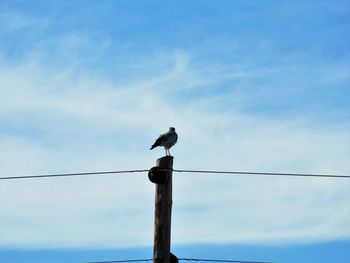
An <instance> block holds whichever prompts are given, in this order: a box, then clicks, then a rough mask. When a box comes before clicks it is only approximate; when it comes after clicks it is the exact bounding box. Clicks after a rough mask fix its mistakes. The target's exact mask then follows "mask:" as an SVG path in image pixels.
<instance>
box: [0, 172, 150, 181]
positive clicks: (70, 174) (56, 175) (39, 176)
mask: <svg viewBox="0 0 350 263" xmlns="http://www.w3.org/2000/svg"><path fill="white" fill-rule="evenodd" d="M148 171H149V170H148V169H144V170H125V171H106V172H87V173H61V174H42V175H24V176H7V177H0V180H10V179H31V178H45V177H68V176H83V175H97V174H123V173H142V172H148Z"/></svg>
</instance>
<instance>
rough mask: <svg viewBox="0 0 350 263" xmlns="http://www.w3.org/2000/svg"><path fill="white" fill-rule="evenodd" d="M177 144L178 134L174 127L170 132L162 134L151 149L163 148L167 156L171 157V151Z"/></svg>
mask: <svg viewBox="0 0 350 263" xmlns="http://www.w3.org/2000/svg"><path fill="white" fill-rule="evenodd" d="M176 142H177V133H176V132H175V128H174V127H170V128H169V131H168V132H166V133H164V134H161V135H160V136H159V137H158V139H157V140H156V141H155V143H154V144H153V145H152V146H151V149H150V150H152V149H154V148H156V147H157V146H163V147H164V149H165V155H167V156H168V155H169V156H171V155H170V151H169V149H170V148H171V147H172V146H173V145H174V144H175V143H176Z"/></svg>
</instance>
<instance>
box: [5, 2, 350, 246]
mask: <svg viewBox="0 0 350 263" xmlns="http://www.w3.org/2000/svg"><path fill="white" fill-rule="evenodd" d="M52 3H54V4H52ZM52 3H50V4H40V5H39V6H40V8H42V9H40V8H39V7H36V8H37V9H38V10H40V12H39V13H40V15H38V14H35V12H34V11H33V12H34V13H30V12H25V11H23V10H26V9H25V7H22V5H21V7H19V6H16V5H14V6H13V7H11V6H12V4H8V6H7V7H6V8H5V5H2V6H1V7H2V11H3V12H2V15H1V17H0V19H1V20H0V21H1V25H3V27H1V29H0V37H1V38H5V37H6V39H7V40H8V41H6V42H4V41H1V43H0V46H1V47H2V48H1V51H0V56H1V58H2V59H1V61H0V76H1V85H0V93H1V104H0V118H1V127H0V132H1V134H0V173H1V176H11V175H22V174H23V175H27V174H42V173H57V172H79V171H99V170H116V169H138V168H141V169H145V168H150V167H152V166H153V165H154V162H155V159H156V158H158V157H159V156H161V155H163V150H162V149H155V150H153V151H149V150H148V149H149V146H150V144H151V143H152V142H153V140H154V139H155V138H156V137H157V135H158V134H159V133H161V132H164V131H165V130H167V128H168V127H169V126H174V127H176V129H177V130H178V133H179V141H178V143H177V145H176V146H175V147H174V148H173V149H171V151H172V153H173V155H174V156H175V167H176V168H184V169H186V168H189V169H217V170H250V171H272V172H278V171H283V172H311V173H339V174H349V173H350V163H349V158H350V135H349V132H348V131H349V130H350V123H349V118H348V117H349V107H350V105H349V100H348V99H347V98H348V97H349V91H348V88H347V87H348V84H349V81H350V74H349V71H348V68H349V65H350V62H349V56H348V48H346V46H347V45H345V44H346V41H347V39H348V38H345V37H342V38H341V41H339V42H336V43H335V42H334V39H338V38H339V35H341V33H342V32H343V27H344V25H343V24H345V25H346V21H345V20H344V21H345V22H344V23H343V24H342V23H336V25H337V27H335V28H334V30H332V31H329V30H328V29H327V28H328V27H327V28H325V29H323V27H325V26H324V25H325V24H326V23H325V22H326V21H331V20H332V17H333V19H334V17H343V15H344V14H343V13H342V12H343V11H342V10H344V8H340V7H339V6H337V5H332V7H331V10H328V9H325V8H320V6H323V4H320V5H317V8H318V9H319V8H320V10H318V9H317V10H318V13H317V14H315V16H314V17H313V18H311V17H309V16H307V17H306V16H305V12H308V11H307V10H310V9H311V8H312V7H314V6H309V5H307V9H305V8H301V6H299V5H298V6H296V5H295V4H294V3H293V9H292V11H290V12H287V11H286V10H290V9H289V8H285V7H286V6H284V4H280V5H275V6H274V8H271V6H265V5H264V6H260V5H262V4H259V5H258V4H256V3H255V4H251V3H249V4H245V2H244V4H243V1H242V2H235V4H236V5H238V6H239V7H240V8H236V9H237V10H240V11H239V14H238V13H236V15H232V12H233V9H232V8H233V6H230V7H229V8H231V9H227V10H226V9H225V8H224V6H218V7H216V9H215V10H212V8H210V12H208V13H207V14H206V12H207V11H208V10H207V9H208V6H207V5H203V6H202V7H201V8H202V9H201V10H200V11H201V12H202V13H201V15H199V13H198V16H197V15H193V14H194V13H196V14H197V11H198V12H199V9H198V8H199V7H198V6H196V5H194V6H188V8H189V10H192V9H191V8H195V10H196V12H188V13H184V14H183V17H182V19H184V21H182V20H181V19H180V20H181V21H180V20H179V19H176V20H174V19H173V20H172V19H171V17H172V16H169V15H168V14H170V13H171V14H173V11H174V9H176V8H179V7H178V6H173V7H172V8H170V9H169V8H165V7H164V6H162V7H159V9H157V12H156V14H154V16H148V15H147V17H144V16H143V15H142V14H141V13H142V12H141V13H140V12H137V10H136V9H133V8H132V10H129V9H128V11H127V12H126V11H125V8H126V6H125V5H122V4H120V3H119V2H118V5H117V6H118V8H116V7H115V6H114V4H112V2H106V3H104V4H101V5H98V6H97V5H96V6H93V5H90V4H88V5H86V6H85V5H81V4H79V5H78V6H75V5H77V3H76V2H74V3H73V4H72V5H73V6H75V7H79V8H76V9H75V8H73V7H72V6H61V5H60V4H57V5H56V4H55V3H56V2H52ZM113 3H114V2H113ZM246 5H248V6H249V8H248V9H249V10H250V11H247V10H248V9H247V7H248V6H246ZM288 6H291V5H290V4H289V5H288ZM267 7H268V8H267ZM22 8H23V10H22V12H19V11H16V10H17V9H22ZM113 8H114V9H113ZM261 8H263V9H261ZM266 8H267V9H268V10H271V12H272V13H269V15H262V14H261V13H260V12H261V11H260V10H265V9H266ZM97 9H98V10H97ZM236 9H235V10H236ZM31 10H32V9H31ZM96 10H97V11H96ZM111 10H112V11H113V12H112V11H111ZM123 10H124V11H123ZM241 10H242V11H241ZM243 10H246V11H245V12H243ZM257 10H259V11H257ZM327 10H328V11H327ZM212 11H213V12H212ZM282 11H283V12H282ZM110 12H112V14H111V13H110ZM123 12H125V13H123ZM266 12H267V11H266ZM268 12H270V11H268ZM281 12H282V13H281ZM286 12H287V13H288V14H286ZM204 13H205V14H206V15H203V14H204ZM125 14H129V15H125ZM147 14H149V13H148V12H147ZM63 15H64V19H62V17H63ZM162 15H163V17H162ZM300 16H301V17H303V19H302V20H299V18H300ZM253 18H254V19H253ZM138 19H141V20H140V21H143V22H144V23H140V22H138V21H139V20H138ZM82 21H83V22H82ZM160 21H161V22H160ZM297 21H299V22H297ZM315 21H316V22H320V23H321V22H322V23H321V24H322V25H323V27H319V23H315ZM341 21H343V20H341ZM248 22H249V23H248ZM292 22H293V23H292ZM294 22H296V23H294ZM306 22H307V23H306ZM311 22H313V23H311ZM163 24H164V27H165V25H166V26H167V27H166V30H165V29H163V28H162V26H161V28H159V25H163ZM316 24H317V27H315V25H316ZM150 25H152V26H154V25H157V28H159V31H155V30H151V31H152V32H150V28H149V26H150ZM243 25H244V26H243ZM273 25H277V26H276V27H274V26H273ZM291 25H292V26H291ZM175 28H176V30H174V29H175ZM315 30H316V31H315ZM313 31H315V33H313ZM169 32H171V33H169ZM233 32H234V33H233ZM22 33H23V34H22ZM311 33H312V34H311ZM295 39H297V40H298V41H295ZM310 39H312V40H313V41H312V43H311V42H310ZM172 42H173V43H172ZM313 43H314V44H313ZM343 44H344V45H343ZM174 176H175V178H174V212H173V243H177V244H179V243H201V242H204V243H223V242H237V243H250V244H257V243H271V244H285V243H300V242H319V241H323V240H338V239H348V238H349V237H350V228H349V224H348V219H349V216H350V208H349V205H348V204H349V201H350V194H349V193H350V191H349V190H350V186H349V184H348V183H347V182H344V181H341V180H331V179H311V178H310V179H307V178H275V177H263V178H262V177H250V176H249V177H248V176H224V175H220V176H218V175H217V176H213V175H210V176H209V175H198V174H197V175H191V174H175V175H174ZM0 190H1V191H0V236H1V239H0V246H2V247H13V246H15V247H73V246H87V247H92V246H94V247H128V246H138V245H148V244H150V243H151V242H152V240H151V239H152V227H153V202H154V200H153V194H154V193H153V190H154V189H153V185H151V184H150V183H149V182H148V179H147V175H146V174H144V175H128V174H126V175H122V176H112V175H110V176H94V177H84V178H83V177H77V178H65V179H62V178H61V179H52V180H51V179H45V180H33V181H30V180H26V181H2V182H1V183H0Z"/></svg>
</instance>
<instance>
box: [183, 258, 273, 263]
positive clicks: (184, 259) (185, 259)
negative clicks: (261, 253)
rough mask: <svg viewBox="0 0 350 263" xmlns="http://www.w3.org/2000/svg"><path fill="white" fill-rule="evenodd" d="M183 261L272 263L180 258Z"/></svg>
mask: <svg viewBox="0 0 350 263" xmlns="http://www.w3.org/2000/svg"><path fill="white" fill-rule="evenodd" d="M179 260H181V261H202V262H232V263H272V262H267V261H246V260H230V259H202V258H179Z"/></svg>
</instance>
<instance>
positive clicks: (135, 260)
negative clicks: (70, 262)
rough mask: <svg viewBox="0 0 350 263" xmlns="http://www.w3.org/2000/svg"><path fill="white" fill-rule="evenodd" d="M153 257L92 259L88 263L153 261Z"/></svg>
mask: <svg viewBox="0 0 350 263" xmlns="http://www.w3.org/2000/svg"><path fill="white" fill-rule="evenodd" d="M152 260H153V258H147V259H125V260H109V261H91V262H88V263H123V262H124V263H126V262H144V261H152Z"/></svg>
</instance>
